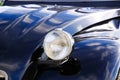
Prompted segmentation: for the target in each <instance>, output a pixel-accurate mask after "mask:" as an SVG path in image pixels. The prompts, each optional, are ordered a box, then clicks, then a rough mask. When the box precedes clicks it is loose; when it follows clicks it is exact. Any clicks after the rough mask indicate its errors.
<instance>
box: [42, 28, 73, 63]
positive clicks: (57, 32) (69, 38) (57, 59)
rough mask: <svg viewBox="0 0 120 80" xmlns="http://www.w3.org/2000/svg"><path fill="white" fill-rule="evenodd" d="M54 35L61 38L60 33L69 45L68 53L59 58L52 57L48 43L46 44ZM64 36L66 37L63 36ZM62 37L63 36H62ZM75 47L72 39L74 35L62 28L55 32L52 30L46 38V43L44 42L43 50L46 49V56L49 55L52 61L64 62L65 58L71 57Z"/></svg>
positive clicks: (60, 55)
mask: <svg viewBox="0 0 120 80" xmlns="http://www.w3.org/2000/svg"><path fill="white" fill-rule="evenodd" d="M53 33H56V34H58V35H59V36H60V33H61V34H62V37H64V40H66V43H65V44H67V46H66V47H67V49H66V50H67V51H66V52H64V53H65V54H64V53H60V54H59V55H58V57H56V58H55V57H53V56H51V55H50V53H49V52H48V51H47V45H46V44H47V43H46V40H47V39H48V37H50V35H51V34H53ZM63 35H64V36H63ZM60 37H61V36H60ZM73 45H74V39H73V37H72V35H70V34H69V33H68V32H66V31H64V30H62V29H61V28H57V29H55V30H52V31H50V32H49V33H48V34H47V35H46V36H45V38H44V42H43V48H44V52H45V54H46V55H47V57H48V58H50V59H52V60H55V61H60V60H64V59H65V58H68V56H69V55H70V53H71V52H72V50H73Z"/></svg>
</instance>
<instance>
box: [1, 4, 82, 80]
mask: <svg viewBox="0 0 120 80" xmlns="http://www.w3.org/2000/svg"><path fill="white" fill-rule="evenodd" d="M0 10H1V11H0V55H1V56H0V70H4V71H6V72H7V73H8V75H9V77H10V78H11V80H20V79H21V76H22V75H23V73H24V71H25V70H26V68H27V66H28V63H29V61H30V58H31V56H32V54H33V52H34V51H35V50H36V49H37V48H38V47H40V46H42V42H43V39H44V35H45V34H47V33H48V32H49V31H51V30H52V29H55V28H60V27H63V26H64V25H65V24H67V23H69V22H70V21H72V20H74V19H76V18H77V17H78V16H80V14H78V13H77V12H74V11H73V10H74V8H73V7H65V8H64V9H63V8H59V7H55V6H37V7H36V6H35V7H33V6H32V7H31V6H29V5H27V6H14V7H8V6H4V7H0ZM71 11H73V12H72V13H71Z"/></svg>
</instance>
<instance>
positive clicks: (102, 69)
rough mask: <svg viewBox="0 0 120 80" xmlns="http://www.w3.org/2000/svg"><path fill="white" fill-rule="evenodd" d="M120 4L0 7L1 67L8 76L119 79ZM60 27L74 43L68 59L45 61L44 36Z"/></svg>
mask: <svg viewBox="0 0 120 80" xmlns="http://www.w3.org/2000/svg"><path fill="white" fill-rule="evenodd" d="M119 27H120V9H119V8H107V7H106V8H105V7H104V8H103V7H97V8H96V7H78V6H77V7H76V6H62V5H45V4H44V5H43V4H42V5H41V4H39V5H20V6H2V7H0V70H2V71H5V72H6V73H7V75H8V80H117V76H118V72H119V67H120V40H119V39H120V28H119ZM57 28H62V29H63V30H64V31H66V32H68V33H70V34H71V35H72V36H73V38H74V40H75V44H74V46H73V50H72V52H71V55H70V58H69V60H68V61H67V62H65V63H63V64H60V65H56V64H54V63H53V61H52V60H46V61H41V60H40V59H39V58H40V57H41V55H42V54H43V53H44V50H43V40H44V37H45V35H46V34H47V33H48V32H50V31H52V30H54V29H57Z"/></svg>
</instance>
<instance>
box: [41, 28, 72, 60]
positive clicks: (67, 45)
mask: <svg viewBox="0 0 120 80" xmlns="http://www.w3.org/2000/svg"><path fill="white" fill-rule="evenodd" d="M73 44H74V39H73V38H72V36H71V35H70V34H69V33H67V32H65V31H63V30H62V29H55V30H53V31H51V32H49V33H48V34H47V35H46V36H45V39H44V43H43V47H44V51H45V53H46V55H47V56H48V57H49V58H50V59H53V60H62V59H64V58H66V57H67V56H69V55H70V53H71V51H72V47H73Z"/></svg>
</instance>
